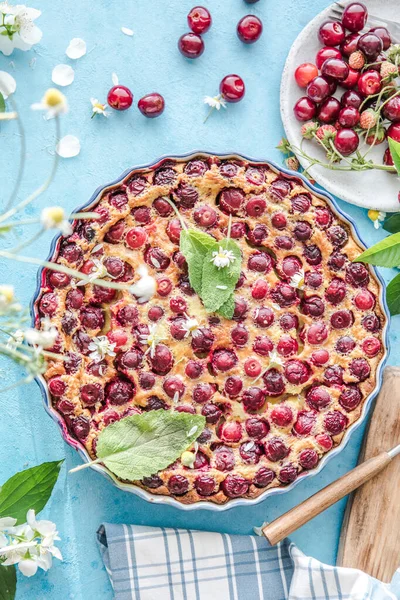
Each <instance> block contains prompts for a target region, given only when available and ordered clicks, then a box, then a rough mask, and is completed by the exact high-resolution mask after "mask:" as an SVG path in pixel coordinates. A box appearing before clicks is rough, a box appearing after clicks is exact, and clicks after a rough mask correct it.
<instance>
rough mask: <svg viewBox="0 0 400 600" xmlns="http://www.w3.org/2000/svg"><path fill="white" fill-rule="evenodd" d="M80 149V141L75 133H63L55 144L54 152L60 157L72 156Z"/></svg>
mask: <svg viewBox="0 0 400 600" xmlns="http://www.w3.org/2000/svg"><path fill="white" fill-rule="evenodd" d="M80 151H81V143H80V141H79V138H77V137H76V135H65V136H64V137H63V138H61V140H60V141H59V142H58V144H57V146H56V152H57V154H58V156H61V158H74V156H78V154H79V152H80Z"/></svg>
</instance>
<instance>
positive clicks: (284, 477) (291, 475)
mask: <svg viewBox="0 0 400 600" xmlns="http://www.w3.org/2000/svg"><path fill="white" fill-rule="evenodd" d="M297 475H298V471H297V469H296V467H295V466H294V465H292V464H289V465H285V466H284V467H282V469H281V470H280V471H279V474H278V479H279V481H280V482H281V483H284V484H286V483H292V481H294V480H295V479H296V478H297Z"/></svg>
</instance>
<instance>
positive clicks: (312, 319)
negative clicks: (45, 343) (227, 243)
mask: <svg viewBox="0 0 400 600" xmlns="http://www.w3.org/2000/svg"><path fill="white" fill-rule="evenodd" d="M167 199H169V200H170V202H172V203H173V204H174V205H175V210H176V211H179V213H180V215H181V217H182V218H183V220H184V222H185V223H186V224H187V226H188V227H193V228H196V229H198V230H201V231H205V232H207V233H209V234H210V235H211V236H213V237H214V238H215V239H216V240H221V239H223V238H225V237H226V235H227V229H228V224H229V219H230V215H231V231H230V236H231V238H232V239H234V240H235V242H236V243H237V244H238V245H239V247H240V250H241V253H242V262H241V270H242V271H241V275H240V278H239V280H238V283H237V285H236V290H235V295H234V298H235V309H234V314H233V318H232V319H227V318H224V317H221V316H220V315H218V314H216V313H207V312H206V310H205V308H204V305H203V302H202V301H201V299H200V297H199V296H198V295H197V294H196V293H195V292H194V290H193V289H192V287H191V285H190V281H189V277H188V272H187V263H186V260H185V257H184V256H183V254H182V252H181V251H180V249H179V238H180V231H181V224H180V220H179V219H178V217H177V214H176V212H175V211H174V208H173V207H172V206H171V203H170V202H168V201H167ZM91 210H93V209H91ZM94 210H95V211H96V212H98V213H99V215H100V218H99V219H97V220H92V221H84V222H80V223H76V224H75V225H74V232H73V234H72V235H71V236H69V237H68V239H63V240H62V241H61V243H60V245H59V249H58V253H57V256H56V258H55V259H54V260H55V261H56V262H58V263H60V264H64V265H68V266H70V267H71V266H72V267H73V268H75V269H79V270H81V271H82V272H83V273H85V274H86V275H93V277H94V276H97V277H100V278H103V279H104V280H106V281H107V280H109V281H117V282H125V283H129V284H134V283H135V282H137V281H140V279H141V277H142V275H141V274H143V272H144V271H145V270H146V269H144V265H145V267H147V271H148V274H149V275H150V276H151V277H153V278H155V279H156V284H157V288H156V293H155V294H154V295H152V296H151V297H150V298H144V297H140V298H138V297H136V296H135V295H133V294H132V293H130V292H129V291H117V290H115V289H111V288H106V287H100V286H97V285H93V284H92V283H86V284H85V283H84V282H80V281H78V280H71V278H70V277H69V276H68V275H65V274H63V273H59V272H54V271H47V272H46V271H45V273H44V277H43V281H44V282H45V283H44V285H43V289H42V292H41V297H40V300H39V314H40V316H41V317H42V318H43V317H47V318H48V319H50V321H51V323H53V324H54V325H55V326H56V327H57V328H58V330H59V339H58V341H57V342H56V346H55V348H53V351H55V352H58V353H63V354H65V355H66V356H67V360H66V361H51V362H50V364H49V367H48V369H47V372H46V373H45V378H46V380H47V384H48V388H49V391H50V394H51V398H52V402H53V405H54V407H55V409H56V411H58V412H59V413H60V414H61V415H62V417H63V419H64V420H65V422H66V425H67V427H68V430H69V432H70V434H71V435H72V436H73V437H75V438H76V439H78V440H79V441H80V442H81V443H82V444H83V445H84V446H85V448H86V449H87V451H88V453H89V454H90V456H91V457H92V458H95V457H96V438H97V436H98V434H99V432H100V431H101V430H102V429H103V428H104V427H105V426H107V425H109V424H110V423H113V422H115V421H117V420H119V419H121V418H123V417H124V416H127V415H131V414H133V413H135V412H140V411H150V410H155V409H165V410H173V411H187V412H191V413H194V412H196V413H199V414H202V415H204V417H205V418H206V428H205V429H204V431H203V432H202V433H201V435H200V436H199V438H198V448H197V454H196V461H195V464H194V467H193V468H189V467H186V466H183V465H182V464H181V462H180V461H179V460H178V461H176V462H175V463H174V464H172V465H170V466H169V467H168V468H167V469H165V470H163V471H161V472H159V473H154V475H153V476H152V477H148V478H146V479H144V480H143V481H137V482H133V483H134V484H135V485H137V486H141V487H143V488H145V489H147V490H149V491H151V492H152V493H154V494H163V495H172V496H174V497H176V498H177V499H179V500H180V501H181V502H183V503H193V502H197V501H199V500H209V501H211V502H215V503H225V502H227V501H228V500H229V499H230V498H237V497H246V498H254V497H256V496H258V495H259V494H261V493H263V491H265V490H266V489H267V488H270V487H276V486H285V485H287V484H289V483H291V482H292V481H294V480H295V479H296V478H297V477H299V476H300V475H301V473H302V472H304V471H305V470H310V469H314V468H315V467H316V466H317V465H318V462H319V460H320V459H321V457H322V456H323V455H324V453H326V452H329V451H330V450H331V448H332V447H334V446H337V445H338V444H340V443H341V440H342V438H343V435H344V433H345V431H346V429H347V428H348V427H349V426H350V425H351V424H352V423H353V422H354V421H356V420H357V419H359V418H360V415H361V411H362V407H363V403H364V401H365V399H366V398H367V396H368V395H369V394H370V392H371V391H372V390H373V389H374V387H375V385H376V370H377V367H378V365H379V362H380V360H381V358H382V355H383V345H382V328H383V326H384V324H385V317H384V314H383V312H382V310H381V308H380V305H379V301H378V293H379V287H378V283H377V281H376V279H375V276H374V275H373V273H372V271H371V270H370V269H369V268H368V267H366V266H364V265H363V264H361V263H352V262H351V261H352V259H354V258H356V257H357V256H358V255H359V254H360V252H361V251H362V249H361V248H360V246H359V245H358V243H357V242H356V241H355V240H354V239H353V237H352V234H351V231H350V229H349V227H348V225H347V223H345V222H344V221H341V219H340V218H338V217H337V216H336V215H335V214H334V213H333V212H332V211H331V209H330V208H329V206H328V204H327V203H326V202H325V201H324V200H323V199H321V198H320V197H318V196H315V195H313V194H312V193H311V192H310V191H309V190H308V189H306V188H305V187H304V186H303V184H302V182H301V180H300V179H298V178H296V177H294V176H292V177H288V176H286V175H284V174H282V173H281V174H279V173H277V172H276V171H275V170H272V169H271V168H269V167H268V165H263V164H261V163H254V164H252V163H250V162H247V161H245V160H243V161H233V160H231V161H230V160H222V159H219V158H217V157H210V156H204V155H199V156H198V157H195V158H192V159H191V160H183V159H178V160H165V161H162V162H161V163H159V164H158V165H157V167H156V168H148V169H142V170H139V171H137V170H136V171H133V172H132V173H131V174H130V175H129V176H127V177H126V178H125V180H124V183H123V184H120V185H117V186H114V187H111V188H108V189H107V190H106V191H104V192H103V193H102V194H101V196H100V198H99V199H98V204H97V206H96V207H95V208H94ZM42 320H43V319H42ZM47 323H48V321H47ZM40 326H41V325H40V319H39V321H38V327H40ZM149 344H152V346H151V347H152V351H151V352H149V351H148V350H149ZM107 348H108V351H107Z"/></svg>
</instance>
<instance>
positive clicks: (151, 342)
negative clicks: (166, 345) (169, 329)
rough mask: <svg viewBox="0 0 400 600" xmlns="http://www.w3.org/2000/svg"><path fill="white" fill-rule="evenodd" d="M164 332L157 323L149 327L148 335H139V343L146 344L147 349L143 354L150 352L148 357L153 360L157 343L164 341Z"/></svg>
mask: <svg viewBox="0 0 400 600" xmlns="http://www.w3.org/2000/svg"><path fill="white" fill-rule="evenodd" d="M166 339H167V338H166V336H165V330H164V328H163V327H161V326H160V324H159V323H154V325H150V327H149V333H148V334H147V333H141V334H140V335H139V342H140V343H141V344H147V345H148V346H149V348H148V349H147V350H146V352H145V354H147V353H148V352H150V356H151V357H152V358H153V356H154V353H155V350H156V346H157V344H158V343H159V342H162V341H164V340H166Z"/></svg>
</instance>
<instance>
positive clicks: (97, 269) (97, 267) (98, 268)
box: [76, 258, 109, 285]
mask: <svg viewBox="0 0 400 600" xmlns="http://www.w3.org/2000/svg"><path fill="white" fill-rule="evenodd" d="M92 262H93V264H94V269H92V270H91V271H90V273H88V275H87V277H88V279H89V283H91V282H92V281H95V279H103V277H106V276H107V275H109V273H108V271H107V269H106V267H105V266H104V265H103V262H102V260H99V259H98V258H93V259H92ZM87 283H88V281H87V280H83V279H82V280H81V281H78V282H77V283H76V285H86V284H87Z"/></svg>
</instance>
